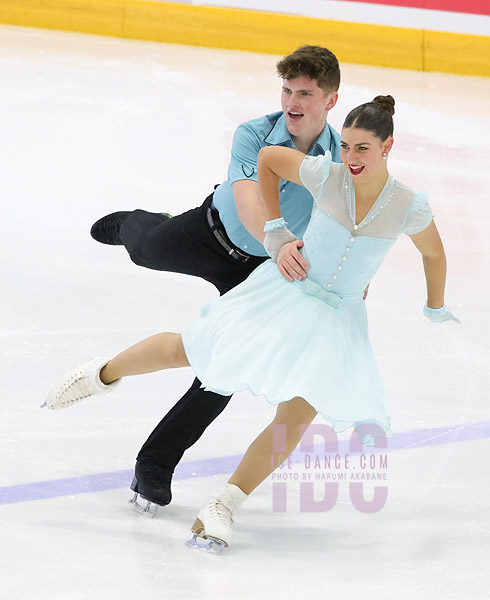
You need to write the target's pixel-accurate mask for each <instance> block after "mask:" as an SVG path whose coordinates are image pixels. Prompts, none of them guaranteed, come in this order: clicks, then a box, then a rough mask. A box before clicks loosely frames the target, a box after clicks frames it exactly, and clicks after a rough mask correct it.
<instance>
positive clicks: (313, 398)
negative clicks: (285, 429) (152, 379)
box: [182, 261, 390, 437]
mask: <svg viewBox="0 0 490 600" xmlns="http://www.w3.org/2000/svg"><path fill="white" fill-rule="evenodd" d="M182 340H183V343H184V348H185V351H186V354H187V358H188V360H189V363H190V365H191V367H192V368H193V370H194V372H195V373H196V376H197V377H198V378H199V379H200V381H201V382H202V387H204V388H205V389H206V390H210V391H213V392H216V393H218V394H222V395H231V394H233V392H236V391H241V390H250V391H251V392H252V393H253V394H255V395H262V396H265V398H266V400H267V401H268V402H269V403H270V404H274V405H277V404H279V403H280V402H285V401H288V400H290V399H291V398H294V397H297V396H299V397H301V398H304V399H305V400H306V401H307V402H308V403H309V404H311V405H312V406H313V407H314V408H315V410H316V411H317V412H318V413H319V414H321V415H322V416H323V417H324V418H325V419H327V420H328V421H329V422H330V424H331V426H332V428H333V430H334V431H336V432H341V431H344V430H346V429H348V428H349V427H355V428H356V427H358V426H359V425H360V424H362V423H374V424H376V425H379V426H380V427H381V428H382V429H383V430H384V431H385V432H387V433H389V427H390V417H389V415H388V407H387V403H386V394H385V390H384V386H383V382H382V380H381V376H380V373H379V370H378V367H377V365H376V362H375V360H374V356H373V352H372V349H371V344H370V342H369V337H368V324H367V315H366V307H365V302H364V301H363V300H360V301H357V302H354V303H349V304H341V306H340V307H339V308H334V307H333V306H331V305H330V304H327V302H325V301H324V300H322V299H320V298H318V297H316V296H314V295H311V294H308V293H305V291H304V290H303V288H302V287H301V286H300V285H297V284H295V283H293V282H289V281H287V280H286V279H285V278H284V277H283V276H282V275H281V274H280V272H279V269H278V268H277V266H276V265H275V264H274V263H273V262H272V261H266V262H265V263H263V264H262V265H261V266H260V267H258V268H257V269H256V270H255V271H253V273H252V274H251V275H250V276H249V277H248V278H247V279H246V280H245V281H244V282H243V283H241V284H240V285H238V286H237V287H235V288H233V289H232V290H231V291H229V292H228V293H226V294H225V295H224V296H222V297H220V298H218V299H217V300H215V301H213V302H211V303H210V304H208V305H207V306H205V307H204V309H203V310H202V313H201V316H200V317H199V318H198V319H197V320H196V321H194V322H193V323H192V324H191V325H190V326H189V327H188V328H186V329H185V330H184V332H183V333H182ZM375 437H376V436H375Z"/></svg>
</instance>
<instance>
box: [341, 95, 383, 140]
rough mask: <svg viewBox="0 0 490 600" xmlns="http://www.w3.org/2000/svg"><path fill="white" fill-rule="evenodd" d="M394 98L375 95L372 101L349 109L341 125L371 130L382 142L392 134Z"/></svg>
mask: <svg viewBox="0 0 490 600" xmlns="http://www.w3.org/2000/svg"><path fill="white" fill-rule="evenodd" d="M394 114H395V99H394V98H393V97H392V96H376V98H375V99H374V100H373V101H372V102H367V103H366V104H361V106H358V107H357V108H354V109H353V110H351V111H350V113H349V114H348V115H347V117H346V118H345V121H344V125H343V127H344V128H346V127H357V128H358V129H364V130H366V131H371V132H372V133H374V135H375V136H376V137H378V138H379V139H380V140H382V141H383V142H384V141H385V140H386V138H387V137H389V136H390V135H393V115H394Z"/></svg>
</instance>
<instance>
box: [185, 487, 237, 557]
mask: <svg viewBox="0 0 490 600" xmlns="http://www.w3.org/2000/svg"><path fill="white" fill-rule="evenodd" d="M247 498H248V495H247V494H246V493H245V492H242V490H241V489H240V488H239V487H238V486H236V485H233V484H231V483H225V485H224V486H223V488H221V489H220V490H218V491H217V492H216V493H215V494H213V495H211V496H210V498H209V500H208V501H207V502H206V504H205V505H204V506H203V507H202V508H201V510H200V511H199V514H198V515H197V519H196V520H195V521H194V525H193V526H192V528H191V530H192V533H193V534H194V537H193V538H192V540H189V541H187V542H186V544H187V545H188V546H190V547H191V548H198V549H200V550H205V551H206V552H213V553H217V552H221V551H222V550H223V549H224V548H226V547H227V546H229V545H230V542H231V537H232V534H233V511H234V510H236V509H238V508H240V506H241V505H242V504H243V502H244V501H245V500H246V499H247ZM199 538H202V539H205V540H208V543H207V544H199V543H198V539H199Z"/></svg>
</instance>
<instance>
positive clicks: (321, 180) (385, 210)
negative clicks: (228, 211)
mask: <svg viewBox="0 0 490 600" xmlns="http://www.w3.org/2000/svg"><path fill="white" fill-rule="evenodd" d="M300 176H301V180H302V182H303V184H304V185H305V187H306V188H307V189H308V190H309V191H310V193H311V194H312V196H313V200H314V206H313V211H312V214H311V219H310V223H309V225H308V227H307V229H306V232H305V235H304V237H303V240H304V246H303V249H302V252H303V255H304V257H305V259H306V261H307V262H308V264H309V265H310V269H309V271H308V277H307V279H306V280H305V281H304V283H303V284H302V286H303V288H304V291H305V292H307V293H312V294H314V295H317V291H318V285H319V286H321V288H322V290H324V291H326V292H332V293H333V294H335V295H336V296H339V297H340V298H341V299H342V301H343V302H344V303H348V302H358V301H359V300H361V299H362V297H363V295H364V290H365V288H366V286H367V285H368V284H369V283H370V281H371V279H372V278H373V277H374V275H375V273H376V271H377V270H378V268H379V267H380V265H381V263H382V262H383V259H384V257H385V256H386V254H387V253H388V251H389V249H390V248H391V247H392V246H393V244H394V243H395V241H396V239H397V237H398V236H399V235H400V234H401V233H407V234H409V235H412V234H414V233H418V232H419V231H422V230H423V229H425V228H426V227H427V226H428V225H429V224H430V222H431V221H432V213H431V210H430V207H429V204H428V200H427V197H426V195H425V194H416V193H415V192H413V191H412V190H410V189H409V188H407V187H406V186H404V185H403V184H401V183H399V182H398V181H396V180H395V179H393V178H392V177H391V176H390V175H389V176H388V178H387V180H386V183H385V185H384V187H383V189H382V190H381V192H380V194H379V196H378V198H377V199H376V201H375V202H374V204H373V206H372V207H371V209H370V210H369V212H368V213H367V215H365V217H364V218H363V219H362V221H361V222H360V223H356V199H355V189H354V184H353V181H352V175H351V174H350V172H349V171H348V170H347V169H346V168H345V167H344V165H341V164H337V163H332V161H331V157H330V156H329V155H328V154H326V155H325V156H318V157H306V158H305V159H304V161H303V163H302V165H301V169H300ZM322 293H323V292H322Z"/></svg>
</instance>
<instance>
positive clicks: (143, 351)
mask: <svg viewBox="0 0 490 600" xmlns="http://www.w3.org/2000/svg"><path fill="white" fill-rule="evenodd" d="M188 366H189V361H188V360H187V356H186V354H185V350H184V345H183V343H182V338H181V336H180V335H179V334H178V333H158V334H156V335H152V336H151V337H149V338H146V339H145V340H143V341H141V342H138V343H137V344H135V345H134V346H131V347H130V348H127V349H126V350H123V352H121V353H120V354H118V355H117V356H115V357H114V358H113V359H112V360H110V361H109V362H108V363H107V364H106V365H105V367H103V368H102V369H101V371H100V380H101V381H102V383H104V384H106V385H108V384H109V383H112V382H113V381H116V380H117V379H121V377H126V376H128V375H142V374H144V373H153V372H154V371H160V370H162V369H175V368H177V367H188Z"/></svg>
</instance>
